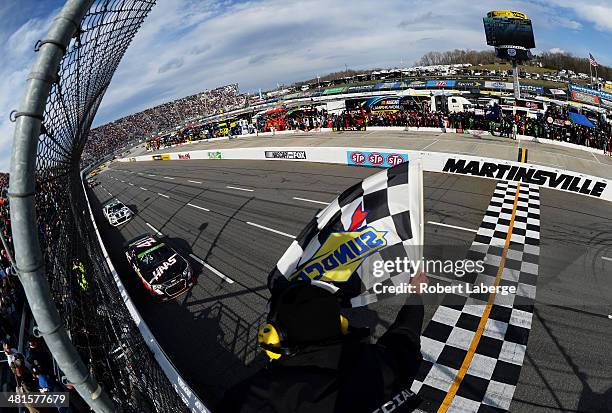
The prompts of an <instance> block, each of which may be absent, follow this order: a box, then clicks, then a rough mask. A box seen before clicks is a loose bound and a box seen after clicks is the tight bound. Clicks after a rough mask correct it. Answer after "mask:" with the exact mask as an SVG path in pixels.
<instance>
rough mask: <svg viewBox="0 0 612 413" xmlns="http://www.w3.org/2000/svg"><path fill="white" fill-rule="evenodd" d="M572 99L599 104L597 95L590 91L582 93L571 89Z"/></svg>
mask: <svg viewBox="0 0 612 413" xmlns="http://www.w3.org/2000/svg"><path fill="white" fill-rule="evenodd" d="M572 99H574V100H576V101H578V102H584V103H588V104H590V105H597V104H599V97H598V96H595V95H592V94H590V93H583V92H577V91H572Z"/></svg>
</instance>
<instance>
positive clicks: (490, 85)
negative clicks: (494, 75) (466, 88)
mask: <svg viewBox="0 0 612 413" xmlns="http://www.w3.org/2000/svg"><path fill="white" fill-rule="evenodd" d="M484 83H485V87H486V88H487V89H503V90H512V89H514V86H513V85H512V83H510V82H491V81H488V80H487V81H486V82H484Z"/></svg>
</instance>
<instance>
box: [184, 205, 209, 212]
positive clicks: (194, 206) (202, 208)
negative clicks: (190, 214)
mask: <svg viewBox="0 0 612 413" xmlns="http://www.w3.org/2000/svg"><path fill="white" fill-rule="evenodd" d="M187 205H189V206H190V207H193V208H197V209H201V210H202V211H207V212H209V211H210V209H206V208H204V207H201V206H198V205H194V204H187Z"/></svg>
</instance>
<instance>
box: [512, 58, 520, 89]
mask: <svg viewBox="0 0 612 413" xmlns="http://www.w3.org/2000/svg"><path fill="white" fill-rule="evenodd" d="M512 83H513V85H514V98H515V99H520V98H521V85H520V84H519V69H518V64H517V63H516V59H512Z"/></svg>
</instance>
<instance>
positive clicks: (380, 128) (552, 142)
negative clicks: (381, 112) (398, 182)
mask: <svg viewBox="0 0 612 413" xmlns="http://www.w3.org/2000/svg"><path fill="white" fill-rule="evenodd" d="M367 131H368V132H370V131H380V132H388V131H395V132H429V133H454V134H460V135H461V134H463V135H472V136H491V133H489V132H488V131H485V130H480V129H451V128H430V127H422V128H418V127H416V126H408V127H404V126H368V128H367ZM330 132H332V129H329V128H316V129H312V130H310V131H308V132H305V131H302V130H283V131H274V132H262V133H251V134H245V135H237V136H236V138H252V137H272V136H277V135H278V136H284V135H297V134H305V133H330ZM516 138H517V140H518V141H527V142H536V143H541V144H546V145H553V146H560V147H563V148H568V149H574V150H579V151H584V152H591V153H596V154H600V155H603V153H604V151H603V148H589V147H587V146H584V145H577V144H575V143H569V142H563V141H557V140H553V139H545V138H536V137H534V136H530V135H516ZM227 140H229V138H228V137H221V138H211V139H207V140H198V141H192V142H185V143H179V144H176V145H171V146H170V148H174V147H178V146H187V145H192V144H197V143H203V142H218V141H227ZM166 148H167V147H166ZM157 152H159V151H157Z"/></svg>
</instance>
